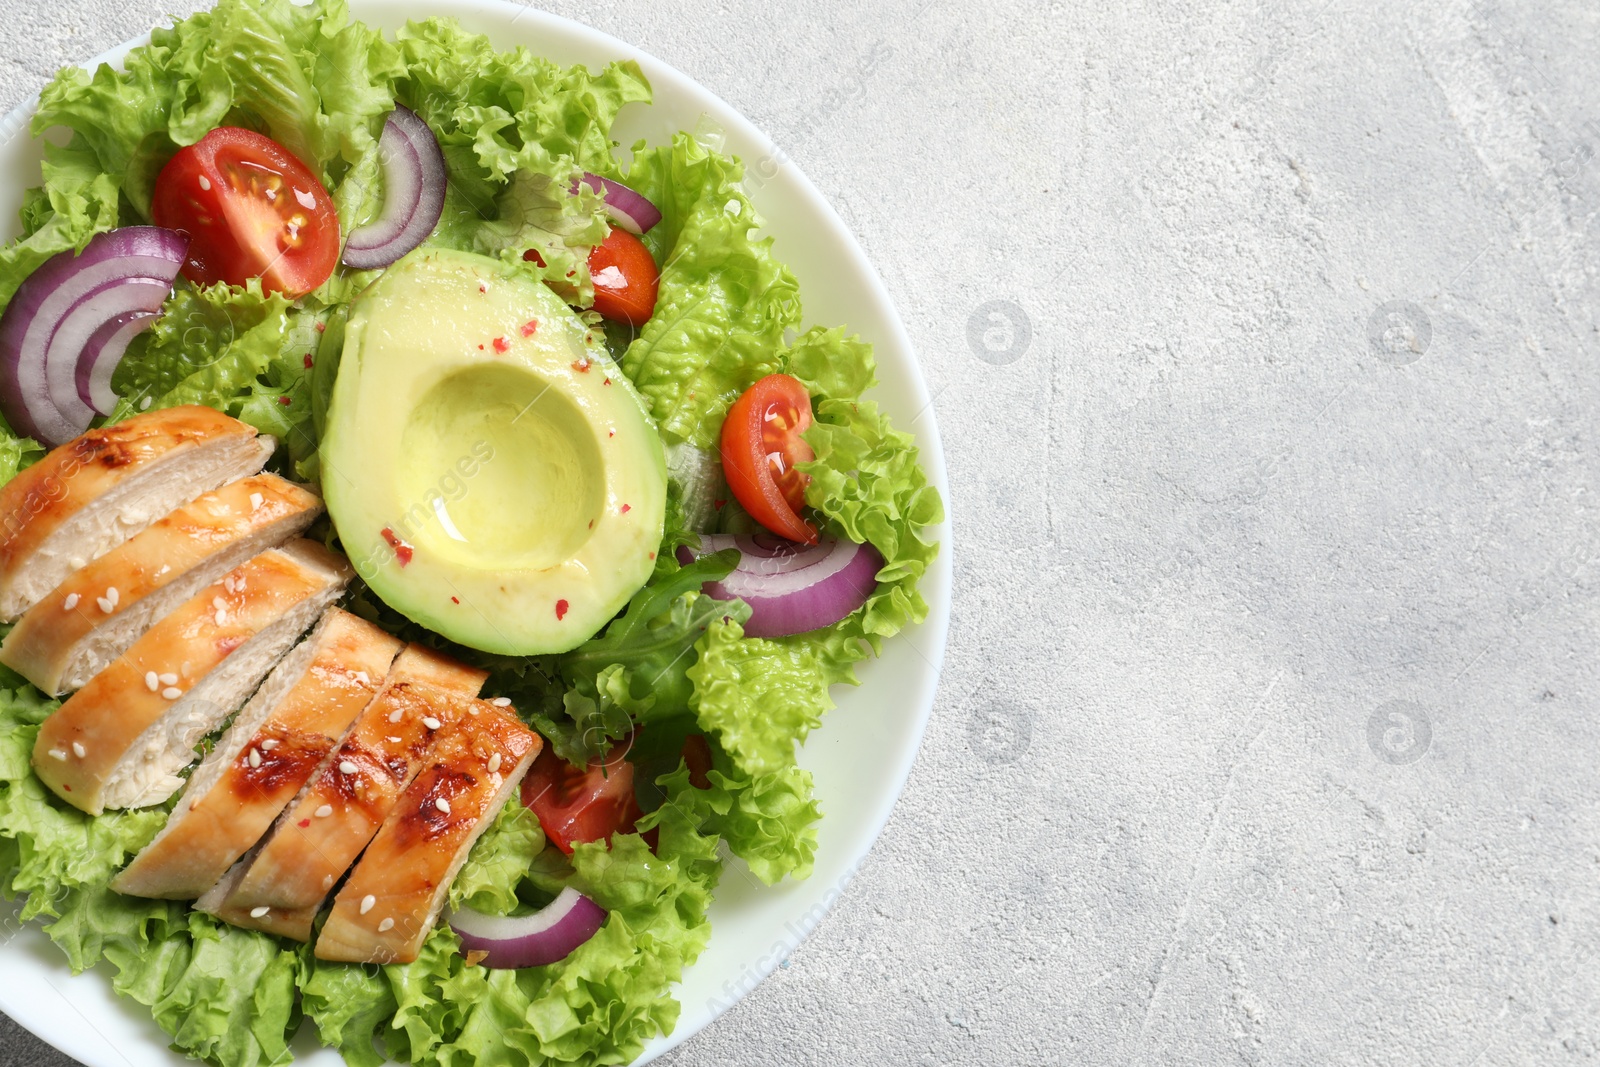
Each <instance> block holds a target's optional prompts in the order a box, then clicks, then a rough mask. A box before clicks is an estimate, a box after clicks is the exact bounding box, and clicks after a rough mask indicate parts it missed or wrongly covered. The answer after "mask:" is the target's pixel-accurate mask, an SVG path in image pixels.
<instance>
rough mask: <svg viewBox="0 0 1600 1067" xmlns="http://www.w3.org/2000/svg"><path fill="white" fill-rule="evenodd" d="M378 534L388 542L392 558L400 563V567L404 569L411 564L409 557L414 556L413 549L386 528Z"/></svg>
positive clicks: (414, 551)
mask: <svg viewBox="0 0 1600 1067" xmlns="http://www.w3.org/2000/svg"><path fill="white" fill-rule="evenodd" d="M379 532H380V533H381V534H382V535H383V539H384V540H385V541H387V542H389V547H390V548H392V549H394V558H395V559H397V560H399V561H400V566H402V567H404V566H405V565H406V564H407V563H410V562H411V557H412V556H414V555H416V550H415V549H413V548H412V547H411V546H410V545H408V544H406V543H405V542H404V541H402V540H400V538H398V537H396V536H395V534H394V531H393V530H391V529H389V527H387V526H385V527H384V528H383V529H382V530H380V531H379Z"/></svg>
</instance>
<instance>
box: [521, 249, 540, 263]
mask: <svg viewBox="0 0 1600 1067" xmlns="http://www.w3.org/2000/svg"><path fill="white" fill-rule="evenodd" d="M522 258H523V260H524V262H527V263H532V264H533V265H534V266H535V267H542V266H544V257H543V256H541V255H540V254H539V250H538V249H537V248H530V249H528V250H527V251H526V252H524V253H522Z"/></svg>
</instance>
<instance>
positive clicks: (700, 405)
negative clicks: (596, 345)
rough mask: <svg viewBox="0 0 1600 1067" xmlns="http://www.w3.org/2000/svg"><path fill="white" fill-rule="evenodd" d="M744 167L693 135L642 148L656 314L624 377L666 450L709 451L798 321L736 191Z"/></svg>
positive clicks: (772, 366)
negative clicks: (656, 214)
mask: <svg viewBox="0 0 1600 1067" xmlns="http://www.w3.org/2000/svg"><path fill="white" fill-rule="evenodd" d="M743 173H744V167H743V164H741V163H740V162H738V161H737V160H734V159H729V158H727V157H725V156H721V155H718V154H716V153H714V152H711V151H708V150H707V149H706V148H705V146H704V145H702V144H701V143H700V142H699V141H696V140H695V139H694V138H692V137H690V136H689V135H688V134H684V133H680V134H678V135H677V136H675V137H674V138H673V140H672V144H670V145H665V146H661V147H658V148H645V147H644V146H643V145H642V144H641V145H638V146H635V148H634V155H633V163H632V166H631V167H630V169H629V171H628V174H627V177H626V178H625V179H624V180H625V181H626V182H627V184H628V185H630V186H631V187H633V188H634V189H637V190H638V191H639V192H640V193H642V194H644V195H645V196H646V197H648V198H650V200H651V201H652V202H653V203H655V204H656V206H657V207H659V208H660V209H661V212H662V221H661V222H660V223H658V224H657V225H656V226H655V227H654V228H653V229H652V230H651V231H650V232H649V233H648V234H646V235H645V240H646V245H647V247H649V248H650V251H651V253H652V255H654V256H655V258H656V262H657V263H658V264H660V266H661V288H660V295H659V296H658V298H657V301H656V310H655V314H654V315H652V316H651V318H650V321H649V322H647V323H645V325H644V329H643V330H642V331H640V333H639V336H638V337H637V338H636V339H635V340H634V341H633V343H632V344H631V345H629V346H628V349H627V351H626V352H625V353H624V355H623V358H622V369H623V371H624V372H625V373H626V374H627V375H628V377H629V378H631V379H632V380H633V382H634V384H635V385H636V386H638V387H639V392H640V393H642V394H643V395H644V397H645V399H646V401H647V403H648V404H649V405H650V411H651V414H652V415H654V416H655V419H656V423H657V424H658V426H659V427H660V429H661V433H662V436H663V438H665V439H666V440H667V441H668V443H676V442H679V441H688V442H689V443H691V444H693V445H695V446H697V447H699V448H711V447H713V445H714V443H715V441H716V439H717V434H718V433H719V431H720V429H721V427H722V420H723V417H724V416H725V415H726V414H727V411H728V407H729V406H730V405H731V404H732V403H733V402H734V400H736V399H737V398H738V396H739V394H740V393H742V392H743V391H744V390H745V389H747V388H748V387H749V386H750V384H751V383H752V382H754V381H755V380H756V379H757V378H760V377H762V376H763V375H766V374H769V373H771V372H772V371H774V370H776V369H777V355H778V352H779V350H780V349H781V348H782V347H783V338H784V333H785V331H786V330H788V329H789V328H790V327H793V326H798V325H799V323H800V289H799V286H798V285H797V284H796V282H795V280H794V276H793V275H792V274H790V273H789V269H788V268H787V267H785V266H783V265H782V264H781V263H779V262H778V261H777V260H776V259H774V258H773V255H772V238H770V237H764V238H759V239H758V238H756V237H755V231H756V230H757V229H759V228H760V225H761V220H760V218H759V217H758V216H757V215H756V212H755V208H754V207H753V206H752V205H751V203H750V200H749V198H747V197H746V196H745V195H744V192H743V191H742V190H741V189H740V187H739V181H740V178H741V177H742V176H743Z"/></svg>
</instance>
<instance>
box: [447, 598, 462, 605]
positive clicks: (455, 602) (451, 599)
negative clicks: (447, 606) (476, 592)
mask: <svg viewBox="0 0 1600 1067" xmlns="http://www.w3.org/2000/svg"><path fill="white" fill-rule="evenodd" d="M450 603H452V604H459V603H461V598H460V597H458V596H453V597H451V598H450Z"/></svg>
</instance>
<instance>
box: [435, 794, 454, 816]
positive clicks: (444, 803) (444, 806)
mask: <svg viewBox="0 0 1600 1067" xmlns="http://www.w3.org/2000/svg"><path fill="white" fill-rule="evenodd" d="M433 806H434V807H436V808H438V809H439V810H440V811H442V812H444V813H445V814H446V815H449V814H450V802H449V801H448V800H446V799H445V798H444V797H440V798H439V799H438V800H435V801H434V802H433Z"/></svg>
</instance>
